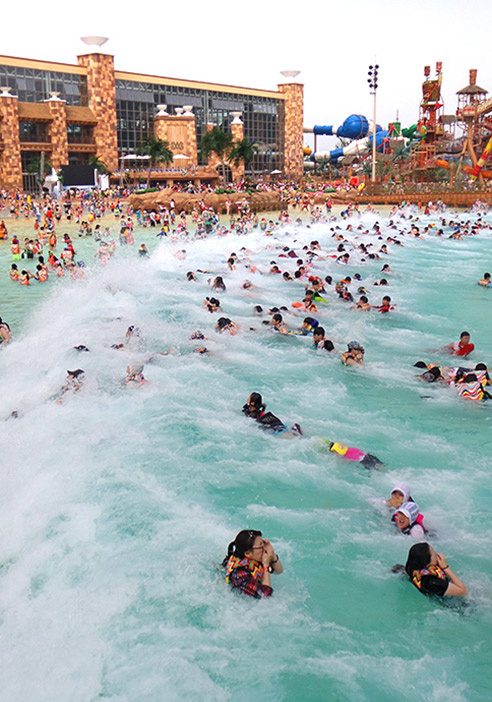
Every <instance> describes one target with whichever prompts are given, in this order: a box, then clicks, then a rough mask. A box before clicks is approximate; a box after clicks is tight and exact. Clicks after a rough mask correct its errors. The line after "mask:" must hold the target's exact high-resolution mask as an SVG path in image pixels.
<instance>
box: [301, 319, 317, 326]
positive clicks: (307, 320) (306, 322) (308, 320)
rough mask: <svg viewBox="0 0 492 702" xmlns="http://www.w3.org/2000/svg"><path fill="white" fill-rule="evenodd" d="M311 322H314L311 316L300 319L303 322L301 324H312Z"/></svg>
mask: <svg viewBox="0 0 492 702" xmlns="http://www.w3.org/2000/svg"><path fill="white" fill-rule="evenodd" d="M313 322H314V319H313V317H304V319H303V320H302V323H303V324H310V325H312V324H313Z"/></svg>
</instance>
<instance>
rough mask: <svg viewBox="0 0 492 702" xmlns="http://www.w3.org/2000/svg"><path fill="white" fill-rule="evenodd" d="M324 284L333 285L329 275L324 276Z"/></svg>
mask: <svg viewBox="0 0 492 702" xmlns="http://www.w3.org/2000/svg"><path fill="white" fill-rule="evenodd" d="M325 283H328V285H331V284H332V283H333V278H332V277H331V275H327V276H326V278H325Z"/></svg>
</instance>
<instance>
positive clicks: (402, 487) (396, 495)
mask: <svg viewBox="0 0 492 702" xmlns="http://www.w3.org/2000/svg"><path fill="white" fill-rule="evenodd" d="M404 502H413V499H412V497H411V496H410V488H409V486H408V485H407V484H406V483H396V484H395V486H394V487H393V489H392V491H391V495H390V497H389V498H388V499H387V500H385V504H386V505H387V506H388V507H392V508H393V509H398V508H399V507H401V506H402V504H403V503H404Z"/></svg>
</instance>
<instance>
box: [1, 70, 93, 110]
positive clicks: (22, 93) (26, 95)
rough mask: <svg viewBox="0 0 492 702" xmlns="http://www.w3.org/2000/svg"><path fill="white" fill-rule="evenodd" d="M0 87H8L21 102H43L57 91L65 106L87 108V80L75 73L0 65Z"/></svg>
mask: <svg viewBox="0 0 492 702" xmlns="http://www.w3.org/2000/svg"><path fill="white" fill-rule="evenodd" d="M0 85H2V86H3V85H8V86H10V87H11V88H12V95H17V96H18V98H19V100H20V101H21V102H43V100H47V99H48V98H49V96H50V92H53V91H57V92H59V93H60V98H61V99H62V100H66V102H67V105H82V106H87V78H86V76H79V75H78V74H76V73H62V72H59V71H46V70H41V69H38V68H22V67H20V66H6V65H0Z"/></svg>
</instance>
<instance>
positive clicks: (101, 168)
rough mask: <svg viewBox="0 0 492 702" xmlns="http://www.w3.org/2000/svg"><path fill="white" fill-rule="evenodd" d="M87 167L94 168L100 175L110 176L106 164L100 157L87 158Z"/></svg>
mask: <svg viewBox="0 0 492 702" xmlns="http://www.w3.org/2000/svg"><path fill="white" fill-rule="evenodd" d="M88 163H89V166H92V168H95V169H96V171H97V172H98V173H99V174H100V175H111V171H110V169H109V166H108V164H107V163H105V162H104V161H103V160H102V158H101V157H100V156H91V157H90V158H89V161H88Z"/></svg>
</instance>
